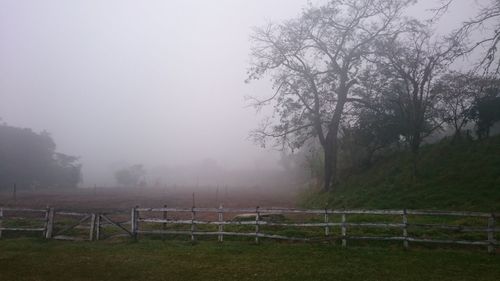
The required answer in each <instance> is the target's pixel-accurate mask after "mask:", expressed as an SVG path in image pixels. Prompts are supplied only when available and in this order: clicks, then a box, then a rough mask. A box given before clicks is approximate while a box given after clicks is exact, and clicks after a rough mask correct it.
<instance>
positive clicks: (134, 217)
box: [130, 206, 137, 240]
mask: <svg viewBox="0 0 500 281" xmlns="http://www.w3.org/2000/svg"><path fill="white" fill-rule="evenodd" d="M130 232H131V233H132V237H133V238H134V240H137V206H136V207H134V208H132V212H131V213H130Z"/></svg>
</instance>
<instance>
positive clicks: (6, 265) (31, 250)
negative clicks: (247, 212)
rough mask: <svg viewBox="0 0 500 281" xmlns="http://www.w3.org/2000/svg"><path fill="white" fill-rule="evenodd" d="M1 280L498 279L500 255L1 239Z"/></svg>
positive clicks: (394, 249)
mask: <svg viewBox="0 0 500 281" xmlns="http://www.w3.org/2000/svg"><path fill="white" fill-rule="evenodd" d="M0 280H2V281H11V280H33V281H34V280H37V281H43V280H50V281H57V280H64V281H69V280H73V281H76V280H107V281H111V280H363V281H365V280H453V281H458V280H476V281H479V280H495V281H497V280H500V256H499V255H496V256H491V255H488V254H486V253H485V251H484V250H481V251H479V250H478V251H475V250H451V249H449V250H444V249H423V248H418V249H416V248H413V249H411V250H410V251H404V250H402V249H401V248H399V247H396V246H394V247H386V246H384V247H382V246H380V247H378V246H370V247H367V246H361V247H355V246H353V247H350V248H347V249H342V248H340V247H338V246H334V245H327V244H325V245H320V244H316V245H310V244H285V243H275V242H264V243H263V244H260V245H254V244H252V243H250V242H224V243H223V244H218V243H216V242H208V241H204V242H199V243H197V244H195V245H191V244H190V243H187V242H170V241H166V242H165V241H161V240H153V239H143V240H140V241H139V242H129V241H102V242H94V243H88V242H62V241H45V240H41V239H34V238H24V239H5V240H1V241H0Z"/></svg>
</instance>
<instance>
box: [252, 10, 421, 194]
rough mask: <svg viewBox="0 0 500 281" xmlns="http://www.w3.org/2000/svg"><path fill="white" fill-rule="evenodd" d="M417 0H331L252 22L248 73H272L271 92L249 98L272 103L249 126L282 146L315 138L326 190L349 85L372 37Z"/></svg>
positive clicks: (390, 29)
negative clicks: (286, 16)
mask: <svg viewBox="0 0 500 281" xmlns="http://www.w3.org/2000/svg"><path fill="white" fill-rule="evenodd" d="M413 2H415V1H411V0H408V1H401V0H373V1H366V0H330V1H328V3H326V4H325V5H323V6H319V7H315V6H312V5H311V6H309V7H308V8H307V9H306V10H304V12H303V13H302V15H301V16H300V17H298V18H295V19H292V20H288V21H285V22H284V23H281V24H269V25H268V26H266V27H264V28H259V29H256V30H255V32H254V34H253V36H252V40H253V43H254V45H253V48H252V58H253V60H252V64H251V67H250V69H249V80H252V79H261V78H263V77H264V76H265V75H266V74H270V76H271V79H272V81H273V83H274V88H275V93H274V95H273V96H272V97H270V98H268V99H265V100H259V99H255V98H254V99H253V100H254V105H255V106H256V108H257V109H260V108H262V107H263V106H266V105H269V104H273V105H274V116H275V117H276V118H275V119H272V118H268V119H267V120H266V121H265V122H264V123H263V124H262V126H261V128H259V129H258V130H255V131H254V132H253V136H254V138H255V140H256V141H257V142H260V143H261V144H265V141H266V139H267V138H273V139H278V140H279V141H278V143H279V144H280V145H281V148H286V147H291V148H292V149H295V148H299V147H301V146H302V145H303V144H304V143H305V142H307V141H308V140H310V139H312V138H316V139H317V140H318V141H319V143H320V145H321V147H322V149H323V154H324V157H323V159H324V183H323V186H324V189H325V190H329V189H332V188H333V187H334V186H335V184H336V183H337V177H336V174H337V158H338V148H339V147H338V136H339V129H340V126H341V121H342V119H343V117H344V113H345V110H346V107H347V106H346V105H347V104H349V103H350V102H353V101H354V100H355V99H356V96H355V95H354V93H353V91H352V88H353V86H354V85H355V84H356V83H357V76H358V74H359V71H360V69H361V68H363V67H364V66H365V65H366V63H367V61H369V57H370V56H371V55H372V54H373V51H374V50H373V46H374V45H375V44H374V43H375V42H376V41H377V40H381V39H382V38H384V37H390V36H392V35H393V34H394V33H395V32H396V30H397V29H398V28H399V22H398V20H399V19H400V16H401V12H402V10H403V9H404V8H405V7H406V6H408V5H409V4H410V3H413Z"/></svg>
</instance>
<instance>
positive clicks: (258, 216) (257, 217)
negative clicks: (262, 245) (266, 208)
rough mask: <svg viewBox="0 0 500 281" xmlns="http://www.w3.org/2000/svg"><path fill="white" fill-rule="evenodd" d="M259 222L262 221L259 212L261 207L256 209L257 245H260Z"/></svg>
mask: <svg viewBox="0 0 500 281" xmlns="http://www.w3.org/2000/svg"><path fill="white" fill-rule="evenodd" d="M259 221H260V212H259V206H257V208H255V243H257V244H259V232H260V227H259Z"/></svg>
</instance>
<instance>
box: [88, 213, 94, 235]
mask: <svg viewBox="0 0 500 281" xmlns="http://www.w3.org/2000/svg"><path fill="white" fill-rule="evenodd" d="M94 232H95V214H92V215H91V216H90V233H89V240H90V241H94Z"/></svg>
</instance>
